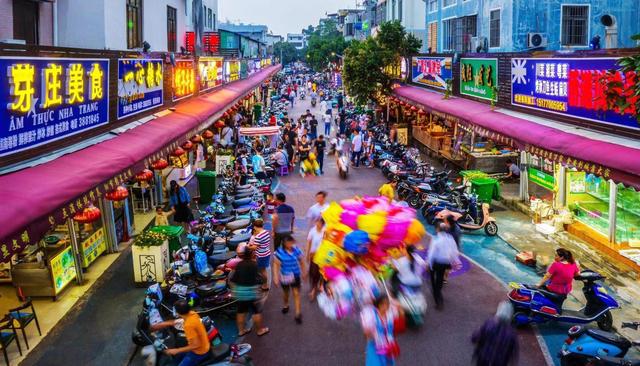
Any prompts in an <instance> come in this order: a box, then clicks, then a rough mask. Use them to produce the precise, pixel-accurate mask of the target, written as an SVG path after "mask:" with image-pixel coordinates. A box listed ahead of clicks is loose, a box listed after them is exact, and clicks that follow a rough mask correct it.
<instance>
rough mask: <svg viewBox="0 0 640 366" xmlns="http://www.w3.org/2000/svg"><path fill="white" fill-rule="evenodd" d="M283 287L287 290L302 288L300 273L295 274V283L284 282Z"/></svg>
mask: <svg viewBox="0 0 640 366" xmlns="http://www.w3.org/2000/svg"><path fill="white" fill-rule="evenodd" d="M282 288H283V289H285V290H288V289H290V288H300V275H295V277H294V280H293V283H290V284H288V285H285V284H283V285H282Z"/></svg>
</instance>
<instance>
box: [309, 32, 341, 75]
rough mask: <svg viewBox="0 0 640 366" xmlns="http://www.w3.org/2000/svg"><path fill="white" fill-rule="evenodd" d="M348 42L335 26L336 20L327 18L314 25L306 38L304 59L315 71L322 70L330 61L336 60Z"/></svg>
mask: <svg viewBox="0 0 640 366" xmlns="http://www.w3.org/2000/svg"><path fill="white" fill-rule="evenodd" d="M347 46H348V42H346V41H345V40H344V37H343V36H342V33H341V32H340V31H338V29H337V28H336V22H335V21H333V20H329V21H326V22H324V23H323V24H322V25H321V26H318V27H316V28H315V29H314V30H313V32H311V34H310V36H309V38H308V39H307V50H306V60H307V63H308V64H309V66H311V67H312V68H313V69H314V70H316V71H323V70H325V69H326V68H327V66H328V65H329V63H330V62H335V61H337V60H338V58H339V57H338V56H339V55H342V54H343V53H344V50H345V49H346V48H347Z"/></svg>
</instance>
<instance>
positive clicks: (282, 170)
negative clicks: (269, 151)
mask: <svg viewBox="0 0 640 366" xmlns="http://www.w3.org/2000/svg"><path fill="white" fill-rule="evenodd" d="M278 175H279V176H281V177H283V176H285V175H289V167H288V166H287V165H283V166H281V167H280V170H279V171H278Z"/></svg>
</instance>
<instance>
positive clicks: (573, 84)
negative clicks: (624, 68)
mask: <svg viewBox="0 0 640 366" xmlns="http://www.w3.org/2000/svg"><path fill="white" fill-rule="evenodd" d="M616 61H617V59H615V58H580V59H572V58H554V59H551V58H515V59H512V60H511V104H513V105H517V106H521V107H525V108H531V109H537V110H541V111H546V112H551V113H556V114H561V115H566V116H571V117H576V118H580V119H584V120H590V121H595V122H601V123H608V124H614V125H619V126H625V127H632V128H638V122H637V121H636V119H635V118H634V114H635V98H638V97H631V98H629V99H628V101H629V105H628V106H627V107H626V108H625V109H624V110H621V109H620V108H615V110H609V109H608V108H607V102H606V98H605V91H606V90H605V83H604V81H605V80H606V78H610V77H611V76H609V75H608V74H607V70H612V69H617V68H618V66H617V65H616ZM613 78H614V79H615V80H619V81H620V82H622V83H623V84H625V85H631V84H633V83H634V82H635V78H636V75H635V74H634V73H628V74H626V75H623V74H622V73H621V72H617V73H616V74H615V75H614V76H613Z"/></svg>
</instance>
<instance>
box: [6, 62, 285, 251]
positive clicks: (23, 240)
mask: <svg viewBox="0 0 640 366" xmlns="http://www.w3.org/2000/svg"><path fill="white" fill-rule="evenodd" d="M279 69H280V66H279V65H278V66H271V67H268V68H266V69H264V70H262V71H260V72H258V73H256V74H254V75H252V76H251V77H249V78H247V79H245V80H242V81H237V82H234V83H232V84H229V85H226V86H223V87H220V88H219V89H217V90H215V91H213V92H211V93H209V94H206V95H203V96H201V97H196V98H193V99H192V100H189V101H187V102H185V103H181V104H180V105H178V106H177V107H176V111H175V112H174V113H170V114H168V115H165V116H163V117H160V118H157V119H155V120H152V121H150V122H147V123H145V124H143V125H141V126H138V127H136V128H133V129H131V130H129V131H126V132H124V133H122V134H121V135H120V136H118V137H115V138H113V139H110V140H107V141H104V142H102V143H99V144H96V145H93V146H90V147H87V148H86V149H82V150H79V151H76V152H74V153H71V154H68V155H65V156H62V157H60V158H58V159H55V160H53V161H50V162H48V163H45V164H42V165H38V166H36V167H33V168H27V169H24V170H21V171H17V172H14V173H10V174H6V175H3V176H0V197H2V199H3V202H2V204H0V249H1V250H2V251H1V252H0V262H2V261H3V260H5V261H6V260H7V258H6V256H7V251H10V252H16V251H19V250H21V248H22V247H23V246H24V245H26V244H28V243H29V242H35V241H37V240H39V238H41V237H42V235H44V233H46V232H47V231H48V230H49V228H51V226H52V225H54V224H60V223H62V222H63V220H64V217H63V216H64V215H62V214H61V213H60V212H61V210H62V209H63V207H65V206H66V205H67V204H68V203H69V202H70V201H71V202H73V201H74V200H78V199H79V197H81V196H82V195H84V194H85V193H86V192H88V191H91V190H93V189H94V188H95V187H96V186H98V185H100V184H103V183H104V182H106V181H108V180H109V179H112V178H113V177H114V176H116V175H118V174H121V173H122V172H125V171H133V174H135V173H136V172H137V171H138V170H139V169H142V168H143V167H144V160H145V159H146V158H148V157H149V156H151V155H153V154H156V153H157V152H158V151H159V150H161V149H163V148H166V147H167V145H170V144H172V143H174V142H176V141H179V142H184V141H186V139H187V138H189V137H191V135H192V134H193V133H194V132H195V131H196V130H197V129H198V128H200V127H201V125H202V124H203V123H206V121H207V120H208V119H209V118H211V117H216V118H217V117H219V116H220V114H222V113H223V112H224V111H225V109H226V108H227V107H228V106H230V105H232V104H234V103H236V101H237V100H239V99H240V98H242V97H244V96H245V95H246V94H248V93H249V92H250V91H251V90H253V89H254V88H255V87H257V86H259V85H260V84H261V83H262V82H263V81H264V80H265V79H267V78H268V77H270V76H271V75H272V74H274V73H275V72H277V71H278V70H279ZM102 193H105V192H102ZM63 212H65V213H67V214H68V215H71V214H72V212H67V210H65V211H63Z"/></svg>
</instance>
